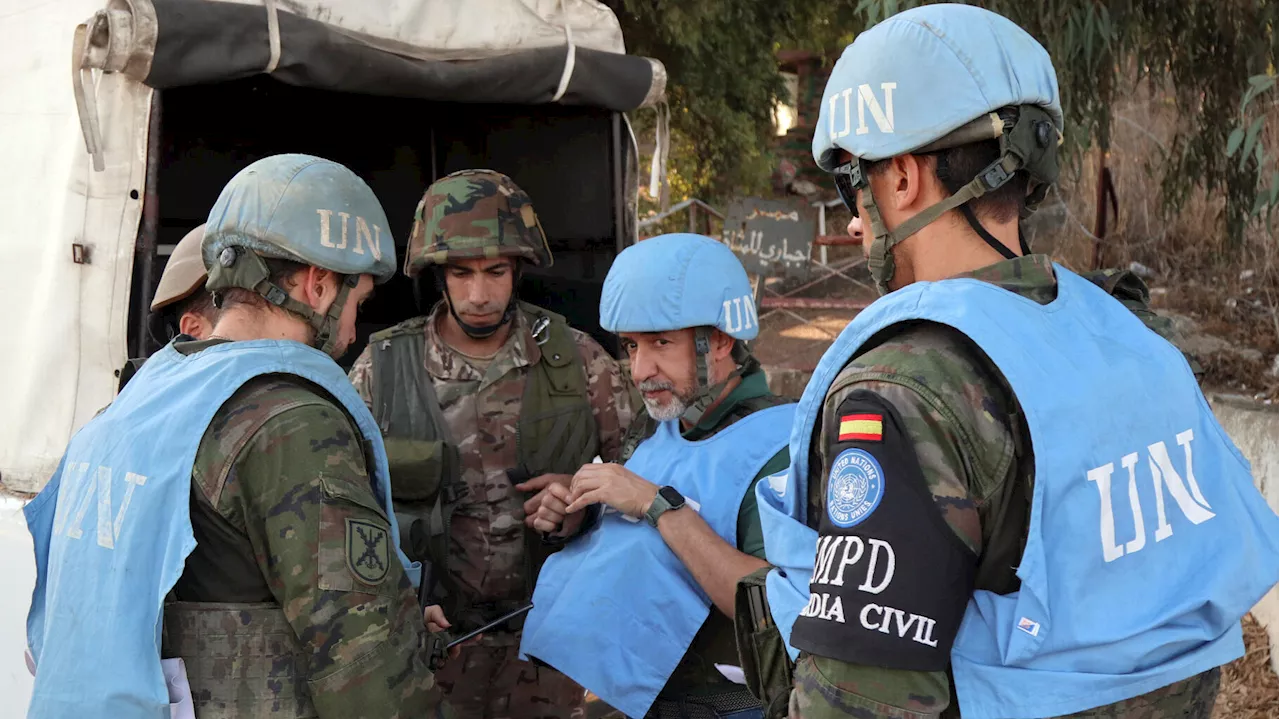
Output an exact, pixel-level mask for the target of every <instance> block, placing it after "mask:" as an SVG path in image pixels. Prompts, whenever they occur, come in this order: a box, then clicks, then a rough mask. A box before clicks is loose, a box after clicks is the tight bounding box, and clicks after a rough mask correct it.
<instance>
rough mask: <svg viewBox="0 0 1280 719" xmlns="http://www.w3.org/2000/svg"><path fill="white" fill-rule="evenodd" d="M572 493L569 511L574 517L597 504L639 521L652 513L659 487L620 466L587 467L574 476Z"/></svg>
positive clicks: (593, 465) (598, 465)
mask: <svg viewBox="0 0 1280 719" xmlns="http://www.w3.org/2000/svg"><path fill="white" fill-rule="evenodd" d="M572 490H573V492H572V494H571V495H570V499H571V500H572V501H571V502H570V503H569V506H568V507H566V508H565V509H566V512H567V513H569V514H572V513H574V512H578V511H581V510H582V509H584V508H586V507H587V506H589V505H592V504H596V503H597V502H600V503H603V504H607V505H609V506H610V507H613V508H614V509H616V510H618V511H619V512H622V513H623V514H625V515H627V516H629V517H634V518H636V519H640V518H642V517H644V513H645V512H647V511H649V505H651V504H653V498H654V497H656V496H658V485H656V484H654V483H652V482H650V481H649V480H647V479H645V478H644V477H641V476H640V475H638V474H636V473H635V472H632V471H631V470H629V469H627V468H626V467H623V466H622V465H620V464H588V465H586V466H584V467H583V468H582V469H580V470H578V473H577V474H575V475H573V484H572Z"/></svg>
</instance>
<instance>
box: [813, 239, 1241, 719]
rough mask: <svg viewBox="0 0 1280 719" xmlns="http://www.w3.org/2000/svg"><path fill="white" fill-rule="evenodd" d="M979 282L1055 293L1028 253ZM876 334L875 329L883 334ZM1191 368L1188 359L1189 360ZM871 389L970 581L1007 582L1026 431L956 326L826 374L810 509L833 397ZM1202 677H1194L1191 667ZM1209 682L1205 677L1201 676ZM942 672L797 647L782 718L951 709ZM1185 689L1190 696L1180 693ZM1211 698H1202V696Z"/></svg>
mask: <svg viewBox="0 0 1280 719" xmlns="http://www.w3.org/2000/svg"><path fill="white" fill-rule="evenodd" d="M964 276H967V277H972V278H975V279H979V280H983V281H986V282H990V283H992V284H995V285H997V286H999V287H1002V288H1004V289H1006V290H1009V291H1010V292H1015V293H1017V294H1019V295H1022V296H1024V297H1027V298H1029V299H1032V300H1034V301H1036V302H1039V303H1041V304H1047V303H1048V302H1051V301H1052V300H1053V299H1054V298H1055V297H1056V296H1057V279H1056V277H1055V276H1054V273H1053V266H1052V262H1051V261H1050V259H1049V258H1048V257H1046V256H1044V255H1029V256H1026V257H1021V258H1018V259H1014V260H1008V261H1004V262H1000V263H997V264H995V265H991V266H989V267H986V268H983V269H981V270H978V271H975V272H973V273H970V274H967V275H964ZM1089 278H1090V279H1092V280H1093V281H1094V282H1095V283H1096V284H1099V285H1101V286H1102V287H1103V288H1104V289H1107V290H1108V291H1109V292H1111V293H1112V294H1113V295H1114V296H1116V297H1117V298H1118V299H1119V300H1120V301H1121V302H1123V303H1124V304H1125V305H1126V306H1127V307H1128V308H1129V309H1130V310H1131V311H1133V312H1134V313H1135V314H1136V315H1138V317H1139V318H1140V319H1142V320H1143V322H1144V323H1145V324H1146V325H1147V326H1148V327H1150V328H1151V329H1152V330H1154V331H1156V332H1158V333H1160V334H1161V335H1162V336H1164V337H1165V338H1166V339H1170V340H1172V339H1174V338H1173V337H1172V325H1171V323H1169V322H1168V321H1167V320H1164V319H1163V318H1160V317H1158V316H1156V315H1155V314H1154V313H1153V312H1151V311H1150V310H1149V309H1148V308H1147V294H1146V288H1145V286H1143V284H1142V282H1141V281H1140V280H1138V279H1137V278H1136V277H1135V276H1133V275H1132V274H1130V273H1114V272H1113V273H1102V274H1095V275H1093V276H1090V277H1089ZM882 339H883V338H882ZM1193 367H1195V365H1193ZM863 391H870V392H871V393H874V394H875V395H878V396H879V397H880V398H882V399H883V400H884V401H885V402H886V403H887V404H889V405H892V406H893V408H895V409H896V410H897V412H898V413H899V414H900V415H901V417H902V422H903V423H904V425H905V427H906V428H907V432H908V435H909V438H910V441H911V443H912V445H913V446H914V449H915V454H916V456H917V458H918V460H919V464H920V467H921V469H922V470H923V474H924V478H925V481H926V483H927V485H928V487H929V488H930V490H931V491H932V494H933V498H934V503H935V504H936V505H937V508H938V511H939V512H940V513H941V514H942V517H943V519H944V520H945V522H946V524H947V525H948V526H949V527H950V528H951V530H952V531H953V532H955V534H956V535H957V536H958V537H959V538H960V539H961V541H962V542H963V543H964V544H965V545H966V546H967V547H969V549H971V550H972V551H973V553H974V555H976V556H977V557H978V570H977V579H976V584H977V588H979V589H988V590H991V591H995V592H998V593H1006V592H1009V591H1013V590H1014V589H1016V586H1017V584H1016V582H1017V578H1016V575H1015V567H1016V565H1017V564H1018V563H1019V558H1020V557H1021V554H1022V542H1023V541H1024V538H1025V535H1026V527H1027V522H1028V520H1029V517H1028V513H1029V509H1030V504H1029V499H1030V496H1031V491H1030V488H1031V485H1032V482H1033V480H1034V477H1033V473H1032V467H1031V464H1030V463H1029V462H1023V461H1022V460H1023V459H1024V458H1026V457H1027V455H1028V453H1027V452H1026V450H1025V449H1024V448H1023V446H1022V445H1021V444H1020V439H1019V438H1020V437H1026V428H1025V423H1024V422H1023V420H1022V418H1021V416H1020V413H1019V410H1018V409H1017V403H1016V400H1015V399H1014V397H1013V394H1012V391H1011V390H1010V389H1009V387H1008V385H1007V383H1006V382H1005V380H1004V379H1003V377H1002V376H1001V375H1000V373H999V372H998V371H997V370H996V369H995V367H994V366H993V365H991V363H990V360H988V359H986V357H985V355H982V354H981V352H978V351H977V350H976V348H974V347H973V345H972V343H971V342H970V341H969V340H968V339H967V338H965V337H963V336H962V335H960V334H959V333H958V332H956V331H955V330H952V329H950V328H947V327H944V326H942V325H937V324H933V323H913V324H909V325H904V326H903V328H902V329H900V330H897V331H896V332H895V333H894V334H892V335H890V336H889V337H888V338H887V339H883V341H880V342H879V343H878V344H876V345H875V346H874V347H873V348H872V349H870V350H867V351H865V352H864V353H863V354H861V355H859V356H857V357H855V358H854V359H852V360H851V361H850V362H849V363H848V364H847V365H846V366H845V367H844V369H842V370H841V371H840V373H839V374H838V375H837V377H836V379H835V381H834V382H833V383H832V386H831V388H830V389H829V390H828V391H827V396H826V399H825V401H824V404H823V408H822V416H821V422H820V424H819V426H818V427H817V428H816V430H815V434H814V441H813V445H812V449H811V454H810V464H809V466H810V474H809V478H808V482H809V485H808V486H809V511H808V515H807V516H809V517H813V518H816V517H820V516H822V511H823V508H822V501H823V498H824V497H825V496H826V491H827V485H826V480H827V476H828V469H829V467H830V465H831V460H832V459H833V458H832V457H831V456H829V444H830V443H829V442H827V441H826V439H825V438H827V437H835V436H836V435H837V434H838V432H837V431H835V428H836V427H838V425H839V422H840V416H841V410H840V408H841V405H842V404H844V403H845V401H846V400H847V399H849V398H850V396H851V395H853V394H854V393H855V392H859V393H861V392H863ZM1202 676H1203V675H1202ZM1212 679H1213V682H1212V686H1213V687H1214V688H1215V689H1216V675H1215V676H1214V677H1212ZM1206 686H1207V683H1206V682H1205V681H1201V678H1200V677H1193V678H1192V679H1189V680H1186V681H1184V682H1178V683H1176V684H1173V685H1170V686H1169V687H1165V688H1163V689H1160V690H1157V691H1156V692H1152V693H1151V694H1148V695H1144V696H1141V697H1137V698H1135V699H1132V700H1128V701H1126V702H1122V703H1121V704H1117V705H1113V706H1110V707H1102V708H1099V709H1094V710H1092V711H1091V712H1089V715H1090V716H1096V717H1100V718H1101V717H1121V716H1124V717H1134V716H1148V715H1150V716H1157V715H1158V711H1157V713H1156V714H1150V713H1146V714H1144V713H1143V712H1144V711H1149V710H1152V707H1155V708H1156V709H1157V710H1158V709H1159V708H1160V707H1161V706H1163V705H1164V704H1165V703H1168V704H1170V705H1171V706H1173V707H1176V708H1179V709H1178V716H1182V713H1181V712H1182V708H1185V707H1187V706H1188V705H1189V704H1191V703H1195V701H1200V702H1201V703H1203V699H1204V697H1199V698H1198V699H1196V698H1195V696H1193V695H1196V696H1198V695H1197V692H1199V693H1204V690H1205V688H1206ZM952 696H953V692H952V690H951V686H950V679H949V676H948V673H946V672H932V673H930V672H910V671H902V670H892V669H885V668H881V667H872V666H861V665H853V664H848V663H844V662H840V661H837V660H833V659H828V658H824V657H815V656H810V655H808V654H803V653H802V654H801V656H800V658H799V660H798V661H797V664H796V668H795V687H794V690H793V692H792V695H791V716H792V717H793V718H794V717H809V718H812V717H823V718H825V717H834V716H845V715H848V714H850V713H856V714H858V715H859V716H864V717H912V718H917V717H919V718H922V719H923V718H925V717H934V716H938V715H939V714H941V713H943V712H944V711H946V714H947V715H948V716H952V715H955V713H956V712H955V707H954V706H951V704H952V702H953V699H952ZM1188 697H1192V698H1188ZM1208 702H1209V706H1210V707H1211V706H1212V702H1213V697H1212V696H1209V697H1208Z"/></svg>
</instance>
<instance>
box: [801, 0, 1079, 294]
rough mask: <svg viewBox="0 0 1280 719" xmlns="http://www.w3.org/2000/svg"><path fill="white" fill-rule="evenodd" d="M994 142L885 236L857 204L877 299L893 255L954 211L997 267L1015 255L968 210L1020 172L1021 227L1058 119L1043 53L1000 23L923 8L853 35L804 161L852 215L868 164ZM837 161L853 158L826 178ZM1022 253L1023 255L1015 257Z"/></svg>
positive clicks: (1043, 183)
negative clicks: (943, 193) (977, 167)
mask: <svg viewBox="0 0 1280 719" xmlns="http://www.w3.org/2000/svg"><path fill="white" fill-rule="evenodd" d="M985 140H999V143H1000V157H999V158H998V159H997V160H996V161H995V162H993V163H992V164H991V165H989V166H988V167H986V168H985V169H983V170H982V171H981V172H979V173H978V176H977V177H975V178H973V180H972V181H970V182H969V183H968V184H967V185H965V186H964V187H963V188H962V189H961V190H960V191H959V192H957V193H955V194H954V195H952V196H951V197H949V198H947V199H946V200H944V201H943V202H940V203H938V204H937V205H934V206H932V207H930V208H928V209H926V210H924V211H923V212H921V213H920V214H918V215H916V216H914V217H912V218H910V219H908V220H907V221H906V222H903V223H902V225H901V226H900V227H898V228H896V229H895V230H894V231H893V232H889V231H888V229H887V228H886V227H885V226H884V222H883V221H882V220H881V218H880V212H879V210H878V209H877V207H876V203H875V198H874V197H872V196H871V193H870V192H867V193H864V194H865V197H864V198H863V199H864V203H863V204H864V205H865V207H866V209H867V215H868V217H867V220H868V221H869V224H870V226H871V231H872V232H873V233H874V236H875V240H874V241H873V243H872V245H871V252H870V257H869V258H868V265H869V266H870V270H871V274H872V277H873V278H874V279H875V281H876V286H877V287H878V288H879V289H880V291H881V293H885V292H888V291H889V287H888V283H889V280H890V278H892V277H893V271H894V267H893V254H892V249H893V246H894V245H896V244H898V243H899V242H902V241H903V240H905V239H907V238H908V237H910V236H912V235H914V234H915V233H916V232H919V231H920V230H921V229H922V228H924V227H925V226H926V225H928V224H930V223H931V222H933V221H934V220H936V219H938V217H940V216H941V215H942V214H943V213H944V212H946V211H948V210H951V209H955V208H960V209H961V212H962V213H963V214H964V215H965V218H966V219H967V220H968V221H969V224H970V225H971V226H973V228H974V230H975V231H976V232H977V233H978V235H979V236H980V237H982V238H983V239H984V240H985V241H986V242H987V243H988V244H990V245H991V246H992V247H993V248H995V249H996V251H997V252H1000V253H1001V254H1002V255H1004V256H1005V257H1007V258H1010V259H1011V258H1012V257H1013V256H1014V255H1013V254H1012V253H1011V252H1010V251H1009V249H1008V248H1007V247H1005V246H1004V245H1003V244H1001V243H1000V242H998V241H997V240H996V239H995V238H994V237H991V235H990V233H988V232H987V231H986V230H985V229H982V226H981V224H980V223H978V221H977V219H976V217H975V216H974V215H973V211H972V210H971V209H970V208H969V207H968V205H967V203H968V202H969V201H970V200H973V199H976V198H978V197H981V196H982V195H984V194H986V193H987V192H990V191H992V190H995V189H996V188H998V187H1000V186H1001V185H1003V184H1004V183H1006V182H1008V181H1009V180H1010V179H1011V178H1012V177H1013V176H1014V173H1016V172H1018V171H1019V170H1022V171H1025V172H1027V174H1028V176H1029V178H1030V184H1029V194H1028V197H1027V200H1026V203H1025V210H1024V216H1026V215H1029V214H1030V213H1031V212H1032V211H1034V209H1035V207H1036V205H1037V204H1038V203H1039V202H1040V201H1041V200H1043V199H1044V195H1045V193H1046V192H1047V191H1048V188H1049V186H1050V185H1052V184H1053V183H1054V182H1055V181H1056V180H1057V177H1058V160H1057V153H1058V146H1059V145H1060V144H1061V143H1062V107H1061V105H1060V103H1059V97H1058V79H1057V75H1056V74H1055V72H1054V69H1053V63H1052V62H1051V61H1050V59H1049V53H1047V52H1046V51H1045V49H1044V48H1043V47H1041V45H1040V44H1039V43H1038V42H1036V40H1035V38H1033V37H1031V36H1030V35H1029V34H1027V32H1026V31H1025V30H1023V29H1022V28H1020V27H1018V26H1017V25H1015V24H1014V23H1012V22H1011V21H1009V20H1008V19H1007V18H1004V17H1002V16H1000V15H997V14H995V13H993V12H990V11H988V10H983V9H981V8H978V7H973V6H969V5H956V4H939V5H926V6H924V7H918V8H914V9H912V10H907V11H906V12H902V13H898V14H897V15H894V16H893V17H890V18H888V19H887V20H885V21H884V22H881V23H880V24H878V25H876V26H875V27H872V28H871V29H869V30H867V31H866V32H863V33H862V34H860V35H858V37H857V39H855V40H854V41H853V44H852V45H850V46H849V47H848V48H846V49H845V51H844V54H843V55H842V56H841V57H840V60H839V62H837V63H836V66H835V69H834V70H833V71H832V73H831V77H830V78H829V79H828V81H827V87H826V90H825V91H824V92H823V97H822V108H821V110H820V112H819V115H818V126H817V129H816V130H815V132H814V136H813V157H814V160H816V161H817V163H818V166H819V167H821V168H822V169H824V170H826V171H827V172H830V173H832V174H833V175H835V180H836V188H837V189H838V190H839V191H840V196H841V198H842V199H843V200H844V202H845V204H846V205H847V206H848V207H849V209H850V210H851V211H852V212H853V213H854V214H855V215H856V214H857V212H858V209H857V205H856V204H855V197H856V192H857V190H858V189H859V188H863V187H866V186H867V178H868V175H867V169H868V167H869V165H870V163H872V162H875V161H877V160H884V159H888V158H891V157H896V156H898V155H904V154H924V153H929V152H936V151H939V150H946V149H949V148H953V147H959V146H961V145H967V144H970V143H976V142H982V141H985ZM840 150H845V151H847V152H848V153H849V154H850V155H852V156H853V160H852V161H851V162H847V163H844V164H841V165H839V166H837V162H838V159H839V152H840ZM1023 251H1024V252H1026V246H1025V244H1024V245H1023Z"/></svg>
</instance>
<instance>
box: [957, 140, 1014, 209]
mask: <svg viewBox="0 0 1280 719" xmlns="http://www.w3.org/2000/svg"><path fill="white" fill-rule="evenodd" d="M937 158H938V159H937V165H935V171H936V172H937V174H938V179H939V180H941V181H942V186H943V187H945V188H947V192H950V193H951V194H953V195H954V194H955V193H957V192H959V191H960V189H961V188H963V187H964V186H965V185H967V184H969V183H970V182H971V181H972V180H973V178H975V177H977V176H978V173H980V172H982V171H983V170H985V169H987V166H988V165H990V164H991V163H993V162H995V161H996V160H998V159H1000V143H999V141H997V140H983V141H982V142H974V143H971V144H968V145H961V146H959V147H953V148H950V149H948V150H941V151H939V152H938V153H937ZM1029 182H1030V176H1029V175H1028V174H1027V171H1026V170H1018V171H1017V172H1015V173H1013V177H1011V178H1009V181H1008V182H1006V183H1004V184H1003V185H1001V186H999V187H997V188H996V189H994V190H992V191H991V192H988V193H987V194H985V195H983V196H982V197H979V198H978V199H976V200H971V201H970V202H969V206H970V207H972V208H973V212H974V214H976V215H978V216H979V217H984V218H988V219H991V220H995V221H996V222H1009V221H1012V220H1016V219H1018V215H1019V213H1021V212H1022V208H1023V207H1024V206H1025V205H1026V203H1027V186H1028V183H1029Z"/></svg>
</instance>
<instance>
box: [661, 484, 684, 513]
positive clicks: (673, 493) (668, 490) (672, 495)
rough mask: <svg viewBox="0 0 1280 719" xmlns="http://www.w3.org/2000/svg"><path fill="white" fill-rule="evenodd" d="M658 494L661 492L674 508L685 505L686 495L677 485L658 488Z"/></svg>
mask: <svg viewBox="0 0 1280 719" xmlns="http://www.w3.org/2000/svg"><path fill="white" fill-rule="evenodd" d="M658 494H661V495H662V498H663V499H665V500H667V504H670V505H671V506H672V507H673V508H674V507H682V506H684V495H683V494H680V492H678V491H677V490H676V488H675V487H663V488H662V489H659V490H658Z"/></svg>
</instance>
